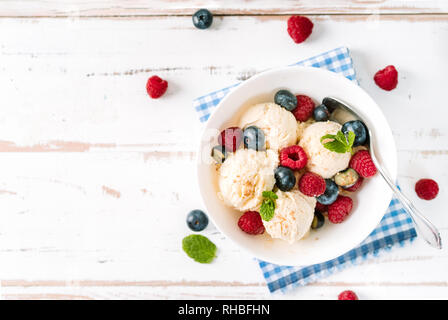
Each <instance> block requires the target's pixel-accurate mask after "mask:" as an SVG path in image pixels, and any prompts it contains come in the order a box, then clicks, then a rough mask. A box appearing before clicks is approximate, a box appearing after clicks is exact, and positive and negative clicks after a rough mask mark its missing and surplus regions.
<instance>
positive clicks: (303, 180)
mask: <svg viewBox="0 0 448 320" xmlns="http://www.w3.org/2000/svg"><path fill="white" fill-rule="evenodd" d="M325 189H326V183H325V180H324V178H322V177H321V176H319V175H318V174H315V173H313V172H306V173H304V174H303V175H302V176H301V177H300V180H299V190H300V192H302V193H303V194H304V195H306V196H308V197H317V196H320V195H321V194H323V193H324V192H325Z"/></svg>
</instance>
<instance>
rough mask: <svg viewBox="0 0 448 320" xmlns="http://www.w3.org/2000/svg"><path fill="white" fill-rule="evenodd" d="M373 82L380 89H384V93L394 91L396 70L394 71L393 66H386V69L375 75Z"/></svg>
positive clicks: (396, 80) (396, 78) (396, 82)
mask: <svg viewBox="0 0 448 320" xmlns="http://www.w3.org/2000/svg"><path fill="white" fill-rule="evenodd" d="M373 80H375V83H376V84H377V85H378V87H380V88H381V89H384V90H386V91H390V90H392V89H395V87H396V86H397V84H398V72H397V69H395V67H394V66H387V67H386V68H384V69H382V70H380V71H378V72H377V73H375V76H374V77H373Z"/></svg>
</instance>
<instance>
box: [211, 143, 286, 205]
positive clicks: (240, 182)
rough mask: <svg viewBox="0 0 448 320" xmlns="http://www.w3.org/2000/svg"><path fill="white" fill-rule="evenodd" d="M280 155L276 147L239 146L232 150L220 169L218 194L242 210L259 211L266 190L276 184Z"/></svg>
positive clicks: (225, 201)
mask: <svg viewBox="0 0 448 320" xmlns="http://www.w3.org/2000/svg"><path fill="white" fill-rule="evenodd" d="M277 166H278V155H277V153H276V152H274V151H272V150H267V151H255V150H251V149H239V150H237V151H236V152H234V153H230V154H229V156H228V157H227V159H226V160H225V161H224V163H223V164H222V165H221V167H220V168H219V171H218V185H219V193H218V196H219V197H220V198H221V199H222V200H223V201H224V203H226V204H227V205H229V206H231V207H233V208H235V209H237V210H239V211H247V210H258V208H259V207H260V206H261V203H262V201H263V196H262V194H263V191H271V190H272V188H273V187H274V185H275V177H274V170H275V168H277Z"/></svg>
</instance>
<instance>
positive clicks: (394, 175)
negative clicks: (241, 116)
mask: <svg viewBox="0 0 448 320" xmlns="http://www.w3.org/2000/svg"><path fill="white" fill-rule="evenodd" d="M291 70H302V71H303V70H305V71H306V70H312V71H316V72H322V73H327V74H328V75H329V76H332V77H334V76H336V77H338V78H339V80H340V81H343V82H346V83H347V84H348V85H349V86H354V87H356V88H357V90H361V91H362V92H363V93H364V94H365V95H366V96H367V97H368V98H370V99H371V101H372V102H373V103H374V105H375V107H376V109H377V111H378V112H379V114H380V115H381V116H382V117H383V120H384V122H385V123H386V124H387V130H388V131H390V133H391V135H392V129H391V127H390V125H389V123H388V121H387V118H386V117H385V115H384V113H383V112H382V110H381V108H380V107H379V106H378V104H377V103H376V101H375V100H374V99H373V98H372V97H371V96H370V95H369V94H368V93H367V92H366V91H365V90H364V89H363V88H362V87H361V86H359V85H357V84H356V83H354V82H353V81H351V80H350V79H348V78H346V77H345V76H343V75H342V74H340V73H337V72H334V71H331V70H327V69H324V68H319V67H309V66H286V67H279V68H273V69H269V70H266V71H262V72H260V73H257V74H256V75H254V76H252V77H251V78H249V79H247V80H245V81H243V82H241V83H239V84H238V85H236V86H234V87H232V88H231V89H230V91H229V92H228V93H227V94H226V96H225V97H224V98H222V99H221V101H220V102H219V103H218V105H217V106H216V107H215V108H214V110H213V111H212V112H211V114H210V116H209V118H208V119H207V121H206V122H205V125H204V127H203V128H202V131H201V134H200V140H199V141H198V146H197V152H196V161H195V169H196V181H197V183H198V187H199V192H200V198H201V201H202V205H203V207H204V208H205V209H206V211H207V213H208V214H207V215H208V217H209V219H210V220H211V221H212V222H213V224H214V226H215V227H216V229H217V230H218V231H219V232H220V233H221V234H223V235H224V236H225V237H226V238H228V239H229V240H230V241H231V242H233V243H234V244H236V246H237V247H238V248H241V249H242V250H243V251H245V252H247V253H248V254H250V255H251V256H252V257H254V258H256V259H259V260H264V261H266V262H268V263H274V264H278V265H289V266H297V267H298V266H307V265H314V264H319V263H324V262H326V261H330V260H333V259H335V258H337V257H339V256H341V255H344V254H345V253H347V252H349V251H351V250H353V249H355V248H356V247H357V246H359V245H360V244H361V243H362V242H363V241H364V240H365V239H366V238H367V237H368V236H369V235H370V234H371V233H372V231H373V230H375V228H376V227H377V226H378V224H379V223H380V221H381V220H382V218H383V217H384V214H385V213H386V210H387V207H386V210H385V211H384V212H383V214H381V215H378V219H377V221H376V224H375V225H374V226H373V227H372V228H371V229H369V231H368V232H365V235H364V236H363V237H362V239H361V240H359V241H356V243H355V244H354V245H353V246H352V247H351V248H348V249H344V250H338V251H335V252H334V254H332V255H329V256H328V257H326V258H325V259H323V260H322V259H320V260H316V261H313V262H311V263H307V264H285V261H282V260H276V259H273V258H272V257H269V256H266V255H264V254H260V253H255V252H253V251H252V250H251V249H250V248H248V247H246V246H243V245H242V244H240V243H239V242H238V241H236V240H235V239H234V238H233V237H232V236H231V235H229V234H228V233H227V232H225V231H223V230H222V228H221V227H220V226H219V224H217V223H216V220H215V218H214V217H213V214H210V212H211V211H210V210H209V208H208V206H207V203H206V200H205V197H204V194H203V190H202V186H201V181H200V180H201V179H200V174H199V168H200V165H201V161H202V158H201V156H202V155H201V152H202V147H203V144H204V142H203V141H204V140H203V137H204V135H205V133H206V132H207V130H208V129H210V127H209V124H210V123H211V122H213V119H214V118H215V117H216V116H217V114H218V112H216V111H217V110H218V109H219V108H221V107H222V105H224V104H225V103H226V101H227V100H228V99H230V97H231V96H232V95H233V94H234V93H235V92H237V91H240V90H244V88H245V87H246V86H248V85H249V84H250V83H251V82H253V81H255V80H256V79H258V78H260V77H266V76H268V75H270V74H273V73H281V72H285V71H288V72H292V71H291ZM361 114H362V112H361ZM390 143H391V147H392V149H393V150H394V159H393V163H388V164H387V167H389V166H391V167H392V168H393V170H391V172H392V175H391V178H392V179H393V180H394V181H396V178H397V163H398V159H397V148H396V144H395V139H392V141H390ZM376 153H377V154H378V153H380V152H379V151H378V150H376ZM391 162H392V161H391ZM389 194H390V197H388V199H389V202H388V203H390V201H391V200H392V197H393V192H392V190H390V191H389Z"/></svg>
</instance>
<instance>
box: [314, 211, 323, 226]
mask: <svg viewBox="0 0 448 320" xmlns="http://www.w3.org/2000/svg"><path fill="white" fill-rule="evenodd" d="M324 223H325V217H324V215H323V214H322V213H321V212H320V211H318V210H315V211H314V218H313V222H312V223H311V228H312V229H319V228H320V227H322V226H323V225H324Z"/></svg>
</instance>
